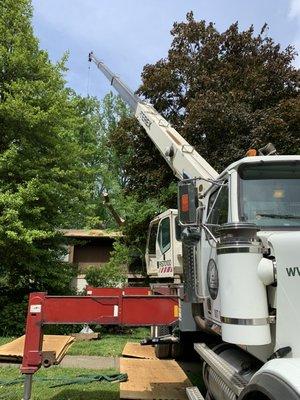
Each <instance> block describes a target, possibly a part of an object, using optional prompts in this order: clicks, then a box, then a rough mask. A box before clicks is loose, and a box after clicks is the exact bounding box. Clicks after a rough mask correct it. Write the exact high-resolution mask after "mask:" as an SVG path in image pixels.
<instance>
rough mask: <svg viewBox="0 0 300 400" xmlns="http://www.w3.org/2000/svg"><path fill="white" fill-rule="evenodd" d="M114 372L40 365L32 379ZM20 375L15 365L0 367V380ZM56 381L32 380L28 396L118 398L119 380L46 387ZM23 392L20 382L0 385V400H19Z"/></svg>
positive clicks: (37, 398)
mask: <svg viewBox="0 0 300 400" xmlns="http://www.w3.org/2000/svg"><path fill="white" fill-rule="evenodd" d="M101 373H103V374H111V373H116V371H114V370H105V371H99V370H86V369H77V368H76V369H73V368H72V369H69V368H60V367H51V368H49V369H44V368H42V369H41V370H39V371H38V372H37V373H36V374H35V375H34V378H33V379H35V378H36V379H37V380H38V379H40V378H55V379H58V378H67V379H69V378H73V377H76V376H78V375H80V374H84V375H86V374H88V375H99V374H101ZM19 377H20V371H19V369H18V368H15V367H2V368H0V380H5V381H6V380H7V381H8V380H14V379H16V378H19ZM55 383H59V381H57V382H56V381H55V380H54V381H51V382H40V381H37V382H34V381H33V390H32V399H34V400H45V399H47V400H86V399H89V400H99V399H101V400H117V399H119V383H107V382H105V383H102V382H93V383H88V384H81V385H80V384H75V385H69V386H62V387H59V388H50V387H49V386H50V385H52V384H55ZM22 395H23V384H21V383H19V384H17V385H13V386H5V387H3V386H0V399H1V400H16V399H21V398H22Z"/></svg>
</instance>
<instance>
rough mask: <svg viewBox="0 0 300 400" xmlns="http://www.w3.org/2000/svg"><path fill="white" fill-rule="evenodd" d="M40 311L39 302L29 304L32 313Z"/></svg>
mask: <svg viewBox="0 0 300 400" xmlns="http://www.w3.org/2000/svg"><path fill="white" fill-rule="evenodd" d="M41 311H42V305H41V304H32V305H31V306H30V312H31V313H33V314H37V313H40V312H41Z"/></svg>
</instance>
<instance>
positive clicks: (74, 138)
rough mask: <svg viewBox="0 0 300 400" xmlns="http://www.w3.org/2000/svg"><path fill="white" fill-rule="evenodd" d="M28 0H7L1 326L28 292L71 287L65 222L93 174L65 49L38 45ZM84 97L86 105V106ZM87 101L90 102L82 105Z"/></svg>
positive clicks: (2, 62)
mask: <svg viewBox="0 0 300 400" xmlns="http://www.w3.org/2000/svg"><path fill="white" fill-rule="evenodd" d="M31 18H32V9H31V4H30V1H29V0H20V1H18V2H16V1H13V0H3V1H2V2H1V5H0V129H1V132H0V133H1V134H0V254H1V263H0V288H1V289H0V332H1V333H7V334H8V333H11V334H16V333H19V332H20V331H21V330H22V328H23V326H24V315H25V309H26V302H27V294H28V292H30V291H48V292H49V293H56V294H63V293H67V292H68V291H69V285H70V280H71V277H72V276H73V274H74V271H73V270H72V268H71V266H69V265H66V264H64V263H62V262H61V257H62V255H63V254H64V250H63V247H62V244H63V238H62V236H61V234H59V232H58V230H57V229H58V228H64V227H70V226H72V225H76V224H77V223H78V221H80V220H81V219H83V218H84V215H85V213H84V208H85V204H86V203H87V200H88V199H89V195H90V187H91V184H92V181H93V177H92V175H91V174H90V173H89V171H88V168H87V164H86V151H87V149H86V148H83V147H82V146H81V145H80V141H79V138H80V133H81V132H80V129H81V127H82V126H84V125H86V116H85V115H84V113H83V112H82V110H83V108H85V109H88V108H89V107H90V110H93V109H94V108H95V107H96V105H95V104H94V103H93V102H92V101H91V100H90V99H81V100H80V98H79V97H78V96H76V95H75V94H74V92H73V91H71V90H70V89H67V88H66V87H65V80H64V78H63V74H64V72H65V70H66V69H65V66H64V63H65V60H66V57H64V58H63V59H62V60H61V61H60V62H59V63H57V64H56V65H53V64H52V63H51V62H50V61H49V58H48V55H47V53H46V52H45V51H42V50H40V49H39V46H38V40H37V39H36V38H35V36H34V34H33V30H32V26H31ZM80 105H81V106H80ZM83 105H84V107H83Z"/></svg>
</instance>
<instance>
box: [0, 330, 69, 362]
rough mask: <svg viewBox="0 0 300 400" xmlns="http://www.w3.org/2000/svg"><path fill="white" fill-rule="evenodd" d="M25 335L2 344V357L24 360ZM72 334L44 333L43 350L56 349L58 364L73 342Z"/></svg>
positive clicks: (0, 350) (0, 356)
mask: <svg viewBox="0 0 300 400" xmlns="http://www.w3.org/2000/svg"><path fill="white" fill-rule="evenodd" d="M24 341H25V336H21V337H19V338H17V339H15V340H13V341H12V342H9V343H6V344H4V345H2V346H0V359H1V360H6V361H10V360H18V361H19V362H21V361H22V358H23V350H24ZM73 341H74V338H73V337H72V336H64V335H44V337H43V351H55V353H56V363H57V364H58V363H59V362H60V361H61V360H62V358H63V356H64V355H65V353H66V351H67V350H68V348H69V347H70V345H71V344H72V343H73Z"/></svg>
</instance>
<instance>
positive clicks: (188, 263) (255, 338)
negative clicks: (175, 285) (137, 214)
mask: <svg viewBox="0 0 300 400" xmlns="http://www.w3.org/2000/svg"><path fill="white" fill-rule="evenodd" d="M89 59H90V61H93V62H95V64H96V65H97V67H98V68H99V69H100V70H101V71H102V72H103V73H104V75H105V76H106V77H107V78H108V79H109V81H110V82H111V84H112V86H113V87H114V88H115V89H116V90H117V92H118V93H119V95H120V96H121V97H122V99H123V100H124V101H125V102H126V103H127V104H128V105H129V106H130V108H131V109H132V111H133V113H134V115H135V116H136V118H137V119H138V121H139V123H140V124H141V125H142V126H143V127H144V129H145V131H146V132H147V134H148V135H149V137H150V138H151V139H152V141H153V142H154V144H155V146H156V147H157V148H158V149H159V151H160V152H161V154H162V156H163V157H164V159H165V160H166V161H167V163H168V164H169V166H170V167H171V168H172V170H173V171H174V173H175V175H176V176H177V177H178V178H179V179H180V182H179V186H178V215H177V212H176V210H172V211H169V212H166V213H165V214H162V215H161V216H160V217H157V218H156V219H155V220H153V221H152V223H151V228H153V229H151V230H150V236H149V239H148V252H147V255H146V258H148V266H149V267H148V269H149V272H150V273H153V274H154V273H155V269H156V270H157V269H158V273H165V274H168V273H170V274H171V273H173V275H174V274H177V273H178V275H181V270H180V268H181V267H180V265H182V267H183V287H184V288H183V293H182V298H181V302H180V304H181V317H180V323H179V329H180V333H181V332H184V331H194V334H195V335H196V338H198V342H197V343H195V344H194V348H195V351H196V352H197V353H198V354H199V355H200V356H201V358H202V359H203V360H204V364H203V378H204V382H205V385H206V387H207V395H206V399H207V400H209V399H210V400H213V399H214V400H227V399H228V400H229V399H230V400H237V399H238V400H254V399H255V400H296V399H298V400H299V399H300V338H299V336H298V335H299V331H298V329H300V313H299V310H298V306H299V304H300V289H299V288H300V156H295V155H293V156H288V155H286V156H281V155H276V153H275V149H274V148H273V147H272V146H271V145H268V146H266V147H265V148H263V149H261V151H260V152H259V154H258V155H255V156H251V157H245V158H243V159H241V160H239V161H237V162H235V163H233V164H231V165H230V166H229V167H227V168H226V169H225V170H224V171H223V172H222V173H221V174H218V173H217V172H216V171H215V170H214V169H213V168H212V167H211V166H210V165H209V164H208V163H207V162H206V161H205V160H204V159H203V158H202V157H201V156H200V155H199V154H198V153H197V151H196V150H195V149H194V147H193V146H191V145H190V144H189V143H187V142H186V141H185V139H183V138H182V137H181V136H180V135H179V133H178V132H176V130H175V129H173V128H172V127H171V126H170V124H169V123H168V122H167V121H166V120H165V119H164V118H163V117H162V116H161V115H160V114H159V113H158V112H157V111H156V110H155V109H154V108H153V107H152V106H151V105H150V104H147V103H145V102H143V101H141V100H140V99H139V98H138V97H137V96H135V94H133V93H132V92H131V91H130V89H128V87H127V86H126V85H124V84H123V83H122V82H121V81H120V79H119V78H118V77H117V76H116V75H114V74H113V73H112V72H111V71H110V70H109V69H108V68H107V67H106V66H105V65H104V64H103V62H101V61H99V60H98V59H97V58H96V56H95V55H94V54H93V53H90V56H89ZM252 154H253V152H252ZM169 213H170V215H169ZM176 218H178V220H179V224H180V226H181V237H178V235H177V237H176V231H175V227H176V221H175V220H176ZM166 219H167V220H168V219H169V221H167V222H168V223H169V227H168V226H167V222H164V221H165V220H166ZM164 228H166V229H164ZM168 232H169V233H168ZM174 242H175V243H174ZM179 245H181V246H182V247H179ZM154 250H155V254H154ZM176 252H177V253H176ZM175 253H176V254H177V256H175V258H174V254H175ZM176 257H177V259H176ZM181 257H182V260H180V258H181ZM176 263H177V264H176ZM181 263H182V264H181ZM168 267H171V268H170V269H168ZM163 268H164V269H163ZM152 271H153V272H152ZM156 273H157V271H156ZM204 332H205V334H204ZM180 336H181V335H180ZM182 337H183V340H186V336H184V335H182ZM207 338H208V340H206V339H207ZM214 341H215V342H216V343H218V344H217V345H216V346H215V347H212V346H211V343H213V342H214ZM208 343H210V346H208ZM188 397H189V398H190V399H200V398H202V397H201V395H200V394H199V393H197V392H192V391H191V392H189V393H188Z"/></svg>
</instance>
